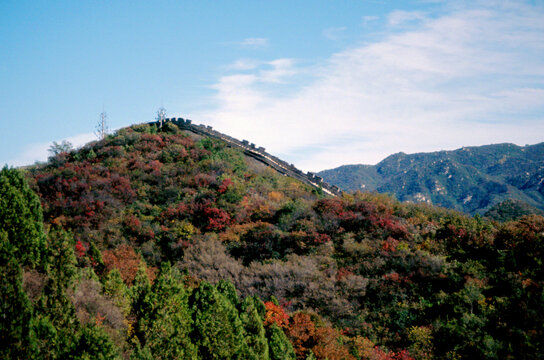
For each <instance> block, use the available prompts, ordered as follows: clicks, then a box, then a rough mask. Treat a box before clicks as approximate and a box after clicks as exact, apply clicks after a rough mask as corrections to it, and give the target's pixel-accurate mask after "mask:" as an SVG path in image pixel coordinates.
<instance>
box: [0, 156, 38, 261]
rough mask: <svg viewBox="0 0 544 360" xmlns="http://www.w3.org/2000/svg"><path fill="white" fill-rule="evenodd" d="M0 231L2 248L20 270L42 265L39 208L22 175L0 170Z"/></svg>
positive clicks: (5, 168)
mask: <svg viewBox="0 0 544 360" xmlns="http://www.w3.org/2000/svg"><path fill="white" fill-rule="evenodd" d="M0 230H4V231H5V232H6V233H7V239H5V241H6V243H5V244H4V245H3V246H5V247H9V248H11V250H9V251H10V252H12V254H13V256H14V257H15V258H16V259H17V261H18V262H19V263H20V264H21V265H22V266H28V265H30V266H32V267H35V266H37V265H41V266H42V267H43V266H45V264H42V263H41V260H42V259H41V258H42V256H43V254H44V248H45V232H44V230H43V214H42V207H41V204H40V200H39V199H38V196H37V195H36V194H35V193H34V192H33V191H32V190H31V189H30V187H29V186H28V184H27V182H26V180H25V178H24V177H23V175H22V174H21V173H20V172H19V171H18V170H15V169H8V168H7V167H4V168H3V169H2V170H0Z"/></svg>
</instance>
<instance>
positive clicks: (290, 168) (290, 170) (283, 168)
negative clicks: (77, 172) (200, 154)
mask: <svg viewBox="0 0 544 360" xmlns="http://www.w3.org/2000/svg"><path fill="white" fill-rule="evenodd" d="M168 122H170V123H172V124H174V125H176V126H178V127H179V128H180V129H182V130H187V131H191V132H193V133H195V134H198V135H205V136H209V137H211V138H214V139H220V140H223V141H224V142H226V143H227V145H228V146H231V147H234V148H238V149H241V150H243V151H244V153H245V154H246V155H247V156H251V157H252V158H254V159H255V160H257V161H260V162H261V163H263V164H265V165H267V166H269V167H271V168H273V169H274V170H276V171H277V172H279V173H280V174H283V175H285V176H290V177H292V178H295V179H297V180H300V181H302V182H303V183H305V184H308V185H310V186H312V187H314V188H316V189H322V190H323V192H325V193H326V194H329V195H332V196H339V195H341V194H342V191H341V190H340V189H339V188H338V187H337V186H335V185H330V184H328V183H326V182H325V181H323V179H322V178H321V177H319V176H317V175H316V174H314V173H311V172H308V173H304V172H302V171H301V170H299V169H297V168H296V167H295V166H294V165H293V164H289V163H287V162H285V161H283V160H281V159H279V158H277V157H275V156H274V155H272V154H269V153H267V152H266V151H265V150H266V149H265V148H264V147H262V146H259V147H257V146H256V145H255V144H254V143H250V142H249V141H247V140H242V141H240V140H238V139H235V138H233V137H231V136H228V135H225V134H223V133H220V132H219V131H216V130H214V129H213V128H212V127H211V126H206V125H195V124H193V123H192V120H190V119H183V118H166V119H165V120H164V121H163V122H162V124H161V122H160V121H153V122H150V123H149V124H150V125H158V126H161V125H163V124H165V123H168Z"/></svg>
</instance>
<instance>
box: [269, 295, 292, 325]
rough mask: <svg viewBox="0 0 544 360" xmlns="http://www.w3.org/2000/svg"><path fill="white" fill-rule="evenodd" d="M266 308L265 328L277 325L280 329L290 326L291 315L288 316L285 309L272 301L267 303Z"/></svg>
mask: <svg viewBox="0 0 544 360" xmlns="http://www.w3.org/2000/svg"><path fill="white" fill-rule="evenodd" d="M264 306H266V317H265V319H264V325H265V326H269V325H272V324H273V323H276V325H278V326H279V327H281V328H285V327H287V325H289V315H287V313H286V312H285V310H284V309H283V307H281V306H279V305H276V304H274V303H273V302H270V301H267V302H265V303H264Z"/></svg>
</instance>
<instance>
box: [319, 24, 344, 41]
mask: <svg viewBox="0 0 544 360" xmlns="http://www.w3.org/2000/svg"><path fill="white" fill-rule="evenodd" d="M346 29H347V27H345V26H341V27H332V28H327V29H325V30H323V36H324V37H326V38H327V39H329V40H338V39H340V38H341V37H342V35H343V34H344V32H345V31H346Z"/></svg>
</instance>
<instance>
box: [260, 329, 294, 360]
mask: <svg viewBox="0 0 544 360" xmlns="http://www.w3.org/2000/svg"><path fill="white" fill-rule="evenodd" d="M266 335H267V337H268V346H269V348H270V359H271V360H295V359H296V355H295V350H293V345H291V343H290V342H289V339H287V336H286V335H285V333H284V332H283V330H282V329H280V328H279V327H278V326H277V325H276V324H275V323H273V324H272V325H271V326H269V327H268V329H267V331H266Z"/></svg>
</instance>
